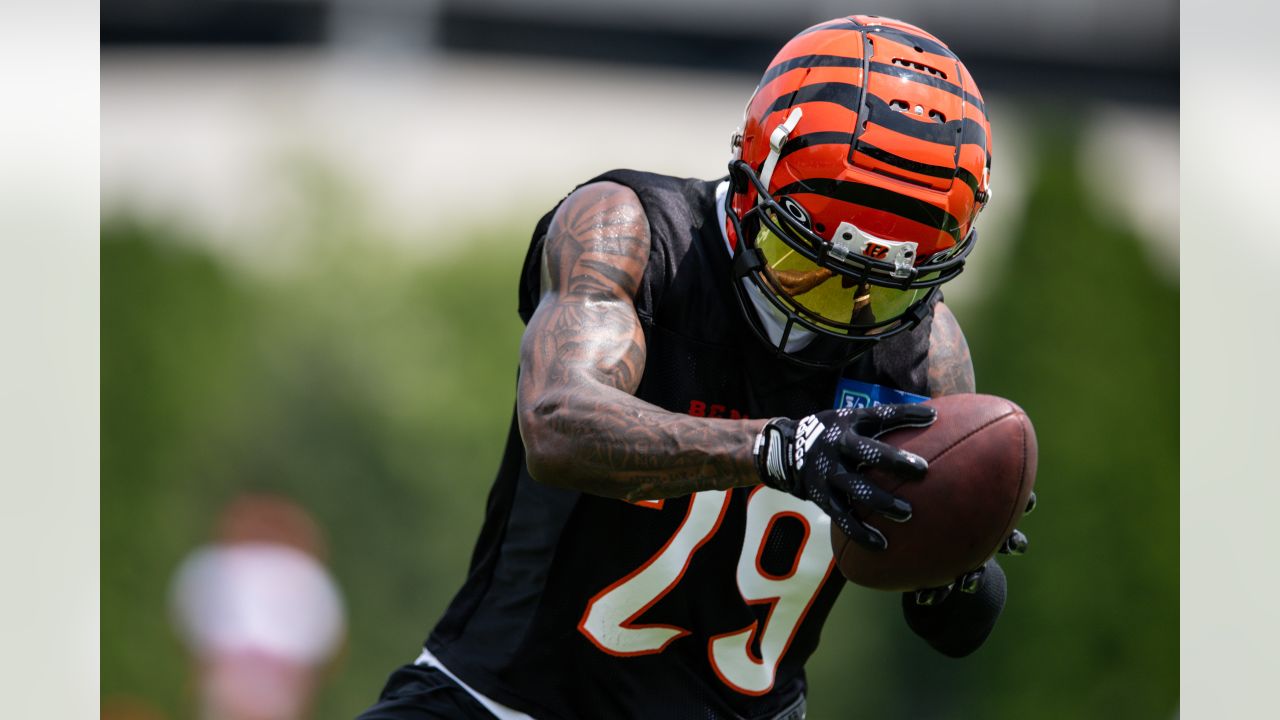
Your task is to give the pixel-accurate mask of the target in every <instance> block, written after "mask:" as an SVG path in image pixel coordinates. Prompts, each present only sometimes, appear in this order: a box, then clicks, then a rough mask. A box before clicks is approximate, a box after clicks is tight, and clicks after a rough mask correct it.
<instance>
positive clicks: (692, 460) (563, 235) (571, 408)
mask: <svg viewBox="0 0 1280 720" xmlns="http://www.w3.org/2000/svg"><path fill="white" fill-rule="evenodd" d="M648 259H649V224H648V220H647V219H646V218H645V215H644V208H643V207H642V206H641V204H640V199H639V198H638V197H636V194H635V192H634V191H632V190H631V189H630V188H627V187H624V186H622V185H619V184H617V183H611V182H599V183H592V184H591V185H586V186H583V187H581V188H579V189H578V190H576V191H575V192H574V193H573V194H572V195H570V196H569V197H568V198H567V199H566V200H565V201H564V202H563V203H562V204H561V205H560V208H559V209H558V210H556V213H555V215H553V216H552V219H551V225H550V226H549V227H548V229H547V239H546V242H545V243H544V245H543V258H542V298H541V300H540V301H539V304H538V308H537V310H536V311H535V312H534V314H533V317H532V318H530V320H529V325H528V328H526V330H525V333H524V338H523V340H522V341H521V344H520V383H519V387H518V390H517V398H516V403H517V417H518V419H519V423H520V435H521V437H522V438H523V439H524V445H525V450H526V459H527V462H528V466H529V472H530V474H532V475H533V477H534V478H535V479H537V480H539V481H541V482H546V483H550V484H554V485H559V486H564V487H571V488H575V489H578V490H582V491H584V492H590V493H594V494H597V495H604V496H607V497H618V498H623V499H626V500H640V499H648V498H661V497H673V496H680V495H688V494H690V493H693V492H696V491H698V490H709V489H725V488H730V487H738V486H743V485H754V484H757V483H759V482H760V478H759V475H758V474H757V472H756V470H755V465H754V463H753V460H752V456H751V448H752V443H753V442H754V441H755V437H756V434H757V433H758V432H759V431H760V429H761V428H762V427H764V424H765V422H766V421H765V420H727V419H710V418H695V417H690V416H688V415H682V414H679V413H671V412H667V411H666V410H663V409H661V408H659V407H657V406H654V405H651V404H649V403H647V402H644V401H643V400H640V399H638V398H636V397H635V396H634V395H633V393H634V392H635V391H636V388H637V387H638V386H639V384H640V378H641V376H642V375H643V374H644V363H645V340H644V334H643V332H642V331H641V327H640V320H639V318H638V317H637V316H636V311H635V304H634V298H635V294H636V291H637V290H638V289H639V287H640V280H641V278H642V276H643V275H644V270H645V266H646V264H647V263H648Z"/></svg>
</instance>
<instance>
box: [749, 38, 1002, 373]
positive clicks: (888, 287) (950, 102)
mask: <svg viewBox="0 0 1280 720" xmlns="http://www.w3.org/2000/svg"><path fill="white" fill-rule="evenodd" d="M733 142H734V148H735V150H734V159H733V161H732V162H730V166H729V168H730V176H731V179H732V183H731V186H730V187H731V190H730V192H729V194H728V196H727V198H726V204H727V208H726V210H727V215H728V218H729V219H730V221H731V238H730V239H731V242H733V243H735V258H736V259H735V270H736V273H737V275H738V276H739V277H740V278H741V280H740V281H739V282H736V283H735V285H737V286H739V290H740V291H741V292H742V293H743V298H744V307H745V306H746V304H747V303H746V302H745V299H746V297H747V294H754V295H756V296H757V298H760V297H763V298H764V299H765V300H766V301H767V302H768V303H769V305H771V306H772V310H771V312H774V313H775V314H777V315H778V316H779V317H781V318H782V319H784V321H785V326H786V328H785V332H784V333H783V334H782V335H783V336H782V338H781V339H779V338H776V337H775V338H772V339H770V340H768V341H769V342H771V344H774V345H776V346H777V347H778V349H779V350H780V351H782V352H784V353H786V354H793V353H790V352H789V351H788V347H789V345H790V343H789V342H788V337H787V336H789V335H792V333H793V330H795V329H796V328H797V326H798V327H799V328H802V329H803V330H802V331H801V333H800V334H803V333H804V332H807V333H810V334H812V333H818V334H820V335H825V336H830V337H834V338H836V339H839V340H845V341H849V340H852V341H856V342H855V345H856V346H858V348H860V349H865V348H866V347H867V346H868V342H869V341H876V340H880V339H883V338H886V337H889V336H891V335H893V334H895V333H897V332H901V331H903V330H906V329H909V328H910V327H913V326H914V325H915V323H917V322H919V320H920V319H921V318H923V317H924V315H925V314H926V312H927V307H928V305H929V300H930V297H931V295H932V294H933V292H934V289H935V288H936V287H937V286H938V285H940V284H942V283H944V282H946V281H948V280H950V279H951V278H953V277H955V276H956V275H957V274H958V273H959V272H960V271H961V269H962V268H963V266H964V261H965V257H966V256H967V255H968V253H969V251H970V250H972V249H973V245H974V243H975V240H976V235H975V233H974V232H973V225H974V221H975V220H976V219H977V217H978V213H979V211H980V210H981V209H982V207H983V206H984V205H985V204H986V201H987V198H988V197H989V195H990V166H991V127H990V125H989V123H988V122H987V116H986V108H985V105H984V104H983V101H982V95H981V94H980V93H979V92H978V88H977V86H976V85H975V84H974V81H973V78H972V77H971V76H970V75H969V71H968V70H966V69H965V66H964V64H963V63H961V62H960V59H959V58H957V57H956V55H955V54H954V53H953V52H951V50H950V49H949V48H948V47H947V46H946V45H944V44H943V43H942V42H941V41H940V40H938V39H937V38H936V37H934V36H933V35H930V34H929V33H927V32H925V31H924V30H921V29H920V28H918V27H916V26H914V25H910V24H908V23H905V22H901V21H899V20H890V19H887V18H879V17H874V16H866V15H855V16H851V17H846V18H839V19H836V20H831V21H829V22H825V23H821V24H818V25H815V26H813V27H811V28H809V29H807V30H805V31H803V32H801V33H800V34H799V35H797V36H796V37H794V38H792V39H791V41H790V42H788V43H787V44H786V45H784V46H783V48H782V50H781V51H779V52H778V55H777V57H775V58H774V59H773V62H772V63H770V65H769V68H768V70H767V71H766V72H765V74H764V77H763V78H762V79H761V80H760V84H759V85H758V86H757V87H756V90H755V93H754V94H753V95H752V97H751V100H750V101H749V102H748V103H747V108H746V112H745V116H744V118H743V123H742V127H741V128H740V130H739V132H738V133H735V135H734V139H733ZM755 304H756V305H757V307H759V305H760V303H759V302H758V301H755ZM749 314H750V313H749ZM757 329H758V328H757ZM791 339H792V340H794V337H792V338H791Z"/></svg>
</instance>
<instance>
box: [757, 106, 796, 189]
mask: <svg viewBox="0 0 1280 720" xmlns="http://www.w3.org/2000/svg"><path fill="white" fill-rule="evenodd" d="M803 115H804V111H803V110H801V109H800V108H794V109H793V110H792V111H791V114H790V115H788V116H787V119H786V120H783V121H782V124H781V125H779V126H778V127H776V128H774V129H773V134H772V135H770V136H769V156H768V157H766V158H765V159H764V167H763V168H761V169H760V183H761V184H762V185H764V186H765V187H766V188H767V187H769V180H771V179H772V178H773V170H774V168H776V167H778V159H779V158H781V157H782V146H783V145H785V144H786V143H787V138H789V137H791V131H792V130H795V129H796V124H797V123H799V122H800V118H801V117H802V116H803ZM757 202H764V198H757Z"/></svg>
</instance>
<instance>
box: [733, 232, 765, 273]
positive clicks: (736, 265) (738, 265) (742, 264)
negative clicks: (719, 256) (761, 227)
mask: <svg viewBox="0 0 1280 720" xmlns="http://www.w3.org/2000/svg"><path fill="white" fill-rule="evenodd" d="M763 267H764V258H763V257H761V253H760V250H759V248H749V247H746V246H745V245H743V244H742V238H738V252H736V253H734V255H733V276H734V277H735V278H738V279H741V278H744V277H748V276H749V275H751V274H752V273H754V272H759V271H760V270H761V269H762V268H763Z"/></svg>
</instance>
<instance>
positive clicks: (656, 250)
mask: <svg viewBox="0 0 1280 720" xmlns="http://www.w3.org/2000/svg"><path fill="white" fill-rule="evenodd" d="M598 180H611V181H614V182H618V183H621V184H623V185H626V186H628V187H630V188H632V189H633V190H634V191H635V192H636V194H637V195H638V196H639V198H640V201H641V203H642V204H643V205H644V208H645V212H646V214H647V216H648V220H649V228H650V235H651V240H652V246H651V250H650V255H649V262H648V266H647V268H646V270H645V275H644V279H643V282H642V284H641V287H640V290H639V292H638V294H637V297H636V300H635V305H636V313H637V315H638V316H639V318H640V321H641V323H642V325H643V329H644V334H645V341H646V343H647V348H648V354H647V359H646V363H645V370H644V376H643V378H642V380H641V382H640V386H639V389H638V390H637V392H636V395H637V396H638V397H640V398H641V399H643V400H646V401H648V402H650V403H653V404H654V405H657V406H659V407H662V408H664V409H666V410H669V411H672V412H679V413H689V414H693V415H698V416H705V417H727V418H737V417H776V416H779V415H787V416H791V417H796V418H798V417H802V416H803V415H807V414H810V413H812V412H815V411H818V410H822V409H825V408H830V407H832V405H833V400H834V393H835V387H836V383H837V380H838V379H839V377H840V375H841V374H842V372H841V371H837V370H813V369H809V368H803V367H799V366H795V365H793V364H791V363H788V362H787V361H785V360H781V359H778V358H776V357H774V356H773V354H772V351H771V349H770V348H767V347H766V346H765V345H764V344H763V343H761V342H760V341H759V340H758V339H757V338H756V337H755V336H754V335H753V333H752V332H751V329H750V328H749V327H748V326H747V325H746V323H747V322H748V321H747V319H746V318H745V317H743V313H742V311H741V308H740V307H739V305H738V302H737V299H736V298H735V297H734V295H733V293H734V289H733V287H732V284H731V283H732V282H734V280H733V278H732V273H731V269H730V261H731V258H730V255H729V252H728V250H727V248H726V247H725V242H724V239H723V237H722V235H721V230H720V228H719V224H718V221H717V216H716V209H715V187H716V183H715V182H707V181H702V180H691V179H677V178H672V177H665V176H659V175H652V174H648V173H639V172H633V171H613V172H610V173H606V174H605V175H602V176H600V177H598V178H595V179H594V180H592V182H595V181H598ZM550 218H551V213H547V215H546V216H544V217H543V218H542V220H541V221H540V222H539V223H538V225H537V228H536V230H535V232H534V235H533V242H532V244H531V246H530V248H529V252H528V256H527V258H526V260H525V264H524V271H523V274H522V277H521V280H520V305H519V309H520V315H521V317H522V318H523V319H524V320H525V321H526V322H528V320H529V318H530V316H531V315H532V314H533V311H534V308H535V307H536V305H537V302H538V298H539V269H540V262H541V257H542V243H543V239H544V233H545V232H546V229H547V226H548V224H549V222H550ZM931 320H932V314H930V315H929V316H928V317H927V318H926V319H925V321H924V322H922V323H921V324H920V325H919V326H917V327H916V328H915V329H914V330H913V331H911V332H907V333H902V334H900V335H897V336H894V337H892V338H890V339H888V340H886V341H884V342H881V343H880V344H879V345H877V346H876V347H875V348H874V349H873V350H872V351H870V352H868V353H866V354H864V355H863V356H862V357H860V358H859V359H858V360H857V361H856V362H855V363H854V364H853V365H851V366H849V367H847V368H845V369H844V370H843V374H844V375H845V376H847V377H852V378H856V379H859V380H863V381H866V382H870V383H875V384H879V385H887V386H891V387H894V388H897V389H900V390H905V391H908V392H913V393H917V394H922V395H923V394H926V391H925V356H926V353H927V350H928V335H929V325H930V321H931ZM524 457H525V455H524V447H523V445H522V442H521V439H520V434H519V432H518V431H517V429H516V425H515V421H514V419H513V421H512V425H511V430H510V434H509V437H508V440H507V448H506V454H505V456H504V458H503V462H502V466H501V468H500V469H499V471H498V477H497V479H496V480H495V482H494V485H493V488H492V490H491V492H490V494H489V500H488V505H487V508H486V515H485V521H484V525H483V528H482V530H481V532H480V538H479V540H478V542H477V544H476V547H475V551H474V554H473V556H472V560H471V568H470V571H469V576H468V578H467V580H466V583H465V584H464V585H463V587H462V589H461V590H460V591H459V592H458V594H457V596H456V597H455V598H454V600H453V602H452V603H451V605H450V606H449V608H448V610H447V611H446V612H445V615H444V617H443V618H442V619H441V620H440V622H439V624H438V625H437V626H436V628H435V629H434V631H433V632H432V633H431V636H430V637H429V638H428V639H427V643H426V644H427V648H428V649H429V650H430V651H431V652H432V653H433V654H434V655H435V656H436V657H437V658H439V659H440V660H441V661H442V662H443V663H444V664H445V666H446V667H448V668H449V670H450V671H452V672H453V673H454V674H455V675H456V676H458V677H459V678H460V679H461V680H462V681H463V682H465V683H467V684H468V685H470V686H471V687H473V688H475V689H476V690H478V691H479V692H481V693H483V694H485V695H487V696H488V697H490V698H492V699H494V700H496V701H498V702H500V703H502V704H504V705H507V706H509V707H511V708H514V709H516V710H520V711H522V712H525V713H528V714H529V715H532V716H534V717H537V718H566V719H567V718H655V717H661V718H666V719H668V720H679V719H681V718H690V719H693V718H699V719H705V718H772V717H776V716H777V715H779V714H780V713H781V712H782V711H784V710H786V709H788V708H791V707H793V706H795V705H796V704H797V703H801V702H802V701H803V700H802V698H803V695H804V692H805V679H804V663H805V660H806V659H807V658H808V657H809V655H810V654H811V653H812V652H813V651H814V648H816V647H817V644H818V635H819V631H820V630H821V628H822V624H823V621H824V620H825V619H826V617H827V614H828V612H829V611H830V609H831V606H832V604H833V603H834V602H835V599H836V596H837V595H838V594H839V592H840V588H841V586H842V585H843V584H844V579H843V578H842V577H841V575H840V572H839V570H836V569H835V564H834V561H833V557H832V552H831V545H830V541H829V532H830V529H829V523H828V518H827V516H826V515H825V514H824V513H823V512H822V511H821V510H819V509H818V508H817V507H816V506H814V505H812V504H811V503H807V502H803V501H800V500H797V499H796V498H794V497H792V496H790V495H787V494H785V493H781V492H777V491H774V490H771V489H768V488H764V487H763V486H758V487H754V488H738V489H735V490H731V491H705V492H699V493H696V494H694V495H692V496H689V497H683V498H669V499H666V500H661V501H646V502H637V503H631V502H625V501H622V500H616V499H610V498H604V497H598V496H594V495H589V494H585V493H580V492H576V491H572V490H567V489H563V488H555V487H551V486H549V485H544V484H540V483H538V482H536V481H534V480H533V479H531V478H530V476H529V472H528V469H527V467H526V466H525V462H524Z"/></svg>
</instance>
